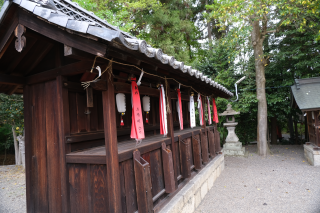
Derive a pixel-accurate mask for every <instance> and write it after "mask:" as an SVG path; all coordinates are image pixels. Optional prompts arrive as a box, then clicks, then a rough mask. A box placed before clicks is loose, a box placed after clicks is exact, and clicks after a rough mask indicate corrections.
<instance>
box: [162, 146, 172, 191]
mask: <svg viewBox="0 0 320 213" xmlns="http://www.w3.org/2000/svg"><path fill="white" fill-rule="evenodd" d="M161 146H162V164H163V173H164V184H165V189H166V193H171V192H174V191H175V183H174V182H175V181H174V171H173V160H172V152H171V150H170V149H167V146H166V143H165V142H163V143H162V144H161Z"/></svg>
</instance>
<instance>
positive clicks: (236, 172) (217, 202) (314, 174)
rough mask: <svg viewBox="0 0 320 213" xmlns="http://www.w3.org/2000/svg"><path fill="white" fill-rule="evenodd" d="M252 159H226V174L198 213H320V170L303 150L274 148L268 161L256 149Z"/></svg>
mask: <svg viewBox="0 0 320 213" xmlns="http://www.w3.org/2000/svg"><path fill="white" fill-rule="evenodd" d="M246 149H247V150H249V153H250V154H249V156H248V158H245V157H230V156H226V157H225V170H224V171H223V172H222V174H221V175H220V177H219V178H218V179H217V180H216V182H215V183H214V186H213V187H212V189H211V190H210V191H209V192H208V193H207V195H206V196H205V198H204V200H203V201H202V203H201V204H200V205H199V206H198V208H197V209H196V211H195V212H196V213H202V212H217V213H251V212H252V213H257V212H258V213H264V212H268V213H270V212H275V213H287V212H288V213H319V212H320V202H319V198H320V167H313V166H310V165H309V164H308V163H307V161H306V160H305V158H304V155H303V147H302V146H296V145H295V146H291V145H288V146H281V145H279V146H272V147H271V151H272V152H273V155H271V156H269V157H268V158H266V159H264V158H261V157H260V156H258V155H257V154H256V146H249V147H246Z"/></svg>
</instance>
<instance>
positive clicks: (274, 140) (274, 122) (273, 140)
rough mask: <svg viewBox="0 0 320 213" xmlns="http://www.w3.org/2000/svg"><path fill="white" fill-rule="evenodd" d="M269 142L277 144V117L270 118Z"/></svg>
mask: <svg viewBox="0 0 320 213" xmlns="http://www.w3.org/2000/svg"><path fill="white" fill-rule="evenodd" d="M271 144H277V118H276V117H272V118H271Z"/></svg>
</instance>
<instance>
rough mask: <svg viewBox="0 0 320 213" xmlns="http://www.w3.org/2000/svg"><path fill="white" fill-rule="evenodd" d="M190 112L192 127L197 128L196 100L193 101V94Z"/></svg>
mask: <svg viewBox="0 0 320 213" xmlns="http://www.w3.org/2000/svg"><path fill="white" fill-rule="evenodd" d="M188 107H189V109H190V110H189V112H190V127H191V128H193V127H195V126H196V114H195V110H194V99H193V93H192V94H191V96H190V102H189V106H188Z"/></svg>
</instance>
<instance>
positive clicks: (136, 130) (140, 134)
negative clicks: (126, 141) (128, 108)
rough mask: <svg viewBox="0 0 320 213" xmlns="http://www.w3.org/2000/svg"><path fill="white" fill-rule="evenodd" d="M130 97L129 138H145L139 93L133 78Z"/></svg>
mask: <svg viewBox="0 0 320 213" xmlns="http://www.w3.org/2000/svg"><path fill="white" fill-rule="evenodd" d="M131 98H132V125H131V135H130V137H131V138H134V139H137V140H141V139H143V138H145V136H144V128H143V118H142V110H141V102H140V94H139V90H138V85H137V83H136V79H135V78H131Z"/></svg>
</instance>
